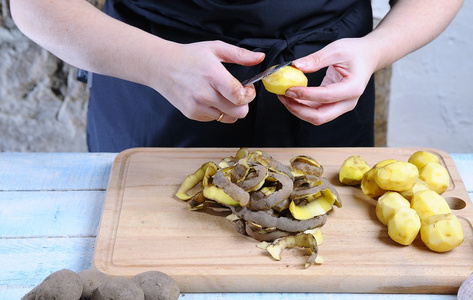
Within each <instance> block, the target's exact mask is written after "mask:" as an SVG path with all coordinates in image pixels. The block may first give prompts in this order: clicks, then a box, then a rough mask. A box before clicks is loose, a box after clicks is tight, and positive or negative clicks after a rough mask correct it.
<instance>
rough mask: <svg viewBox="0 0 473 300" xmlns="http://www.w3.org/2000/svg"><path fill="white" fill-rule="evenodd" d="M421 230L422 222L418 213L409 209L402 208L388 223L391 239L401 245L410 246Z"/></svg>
mask: <svg viewBox="0 0 473 300" xmlns="http://www.w3.org/2000/svg"><path fill="white" fill-rule="evenodd" d="M420 228H421V222H420V219H419V216H418V215H417V213H416V211H415V210H413V209H412V208H409V207H402V208H400V209H399V210H398V211H397V212H396V213H395V214H394V216H393V217H392V218H390V219H389V221H388V234H389V237H390V238H391V239H392V240H393V241H395V242H397V243H399V244H401V245H405V246H407V245H410V244H411V243H412V242H413V241H414V239H415V238H416V236H417V234H418V233H419V230H420Z"/></svg>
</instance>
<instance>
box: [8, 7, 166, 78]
mask: <svg viewBox="0 0 473 300" xmlns="http://www.w3.org/2000/svg"><path fill="white" fill-rule="evenodd" d="M10 6H11V12H12V16H13V18H14V20H15V22H16V24H17V26H18V27H19V29H20V30H21V31H22V32H23V33H24V34H25V35H26V36H28V37H29V38H31V39H32V40H33V41H35V42H36V43H38V44H39V45H40V46H42V47H44V48H45V49H47V50H48V51H50V52H51V53H53V54H54V55H56V56H57V57H59V58H60V59H62V60H64V61H66V62H67V63H69V64H71V65H74V66H76V67H79V68H83V69H86V70H89V71H92V72H96V73H101V74H105V75H110V76H114V77H118V78H122V79H126V80H130V81H133V82H138V83H143V84H146V80H147V77H148V75H147V72H146V69H147V68H149V67H150V66H149V63H148V62H149V59H148V58H149V56H150V55H156V54H157V53H159V52H164V51H167V49H168V48H172V47H173V46H174V45H173V43H170V42H167V41H164V40H162V39H159V38H157V37H154V36H151V35H150V34H148V33H146V32H144V31H141V30H139V29H137V28H134V27H132V26H129V25H126V24H124V23H122V22H120V21H117V20H115V19H113V18H110V17H108V16H107V15H105V14H104V13H102V12H101V11H100V10H98V9H96V8H95V7H94V6H92V5H90V4H89V3H88V2H87V1H85V0H74V1H64V0H30V1H27V0H11V1H10ZM158 49H159V52H158ZM169 52H170V53H172V51H169Z"/></svg>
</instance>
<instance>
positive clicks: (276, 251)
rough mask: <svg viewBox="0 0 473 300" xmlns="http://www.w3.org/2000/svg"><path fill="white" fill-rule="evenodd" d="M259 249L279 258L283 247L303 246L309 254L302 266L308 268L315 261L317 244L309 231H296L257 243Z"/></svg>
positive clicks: (276, 258)
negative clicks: (293, 233)
mask: <svg viewBox="0 0 473 300" xmlns="http://www.w3.org/2000/svg"><path fill="white" fill-rule="evenodd" d="M257 247H258V248H260V249H266V250H267V251H268V253H269V254H270V255H271V256H272V257H273V258H274V259H275V260H278V261H279V260H281V253H282V252H283V250H284V249H289V248H304V249H308V250H309V252H310V256H309V258H308V260H307V262H306V263H305V265H304V267H305V268H308V267H310V266H311V265H312V264H313V263H315V261H316V258H317V254H318V245H317V240H316V238H315V236H314V235H313V234H311V233H298V234H296V235H291V236H286V237H282V238H279V239H276V240H275V241H274V242H272V243H267V242H263V243H259V244H258V245H257ZM319 262H320V261H319Z"/></svg>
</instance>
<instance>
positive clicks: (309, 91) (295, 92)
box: [286, 78, 364, 103]
mask: <svg viewBox="0 0 473 300" xmlns="http://www.w3.org/2000/svg"><path fill="white" fill-rule="evenodd" d="M363 91H364V85H363V84H357V83H356V82H354V81H352V80H348V79H347V78H343V79H342V81H340V82H336V83H332V84H329V85H326V86H318V87H291V88H289V89H288V90H287V91H286V96H288V97H289V98H295V99H300V100H307V101H312V102H317V103H334V102H338V101H343V100H348V99H358V98H359V97H360V96H361V94H363Z"/></svg>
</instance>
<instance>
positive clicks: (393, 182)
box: [375, 161, 419, 192]
mask: <svg viewBox="0 0 473 300" xmlns="http://www.w3.org/2000/svg"><path fill="white" fill-rule="evenodd" d="M417 179H419V171H418V170H417V167H416V166H415V165H413V164H411V163H408V162H403V161H397V162H393V163H390V164H387V165H385V166H383V167H381V168H379V169H378V171H377V173H376V176H375V181H376V183H377V184H378V185H379V187H380V188H382V189H383V190H389V191H397V192H402V191H405V190H408V189H410V188H412V187H413V186H414V184H415V183H416V181H417Z"/></svg>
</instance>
